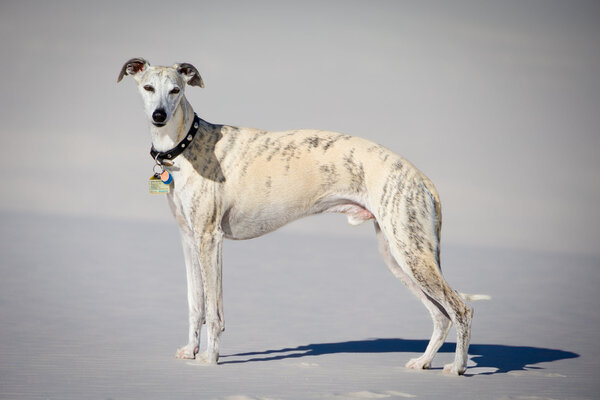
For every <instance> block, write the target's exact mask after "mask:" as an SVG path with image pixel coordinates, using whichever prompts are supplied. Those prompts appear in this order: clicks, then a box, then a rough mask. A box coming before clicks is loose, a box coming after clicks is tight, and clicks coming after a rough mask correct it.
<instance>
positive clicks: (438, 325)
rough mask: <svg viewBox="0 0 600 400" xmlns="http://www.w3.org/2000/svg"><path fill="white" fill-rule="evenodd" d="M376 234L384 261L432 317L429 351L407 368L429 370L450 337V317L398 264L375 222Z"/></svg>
mask: <svg viewBox="0 0 600 400" xmlns="http://www.w3.org/2000/svg"><path fill="white" fill-rule="evenodd" d="M375 232H376V234H377V241H378V245H379V252H380V253H381V256H382V257H383V260H384V261H385V263H386V264H387V266H388V268H389V269H390V271H391V272H392V273H393V274H394V276H395V277H396V278H398V279H399V280H400V281H401V282H402V283H403V284H404V285H405V286H406V287H407V288H408V289H409V290H410V291H411V292H412V293H413V294H414V295H415V296H417V298H418V299H419V300H421V302H422V303H423V305H424V306H425V307H426V308H427V310H428V311H429V314H430V315H431V319H432V321H433V333H432V335H431V339H430V340H429V344H428V345H427V349H426V350H425V353H423V355H421V357H419V358H413V359H412V360H410V361H409V362H408V363H407V364H406V367H408V368H411V369H429V367H430V366H431V361H432V360H433V358H434V357H435V355H436V353H437V352H438V350H439V349H440V347H441V346H442V344H443V343H444V340H446V336H448V331H449V330H450V326H451V321H450V317H449V316H448V314H447V313H446V311H445V310H444V308H443V307H442V306H440V305H439V304H438V303H437V302H436V301H435V300H433V299H432V298H431V297H429V296H427V295H426V294H425V293H424V292H423V291H422V290H421V288H420V287H419V285H417V284H416V283H415V281H414V280H413V279H412V278H411V277H410V276H409V275H408V274H407V273H406V272H404V271H403V270H402V268H401V267H400V265H398V263H397V262H396V260H395V259H394V257H393V256H392V254H391V252H390V246H389V244H388V241H387V239H386V238H385V235H384V234H383V232H382V231H381V228H380V227H379V224H378V223H377V222H375Z"/></svg>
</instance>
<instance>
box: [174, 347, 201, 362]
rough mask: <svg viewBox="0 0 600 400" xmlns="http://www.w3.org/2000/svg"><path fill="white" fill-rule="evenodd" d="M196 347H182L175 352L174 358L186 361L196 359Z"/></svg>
mask: <svg viewBox="0 0 600 400" xmlns="http://www.w3.org/2000/svg"><path fill="white" fill-rule="evenodd" d="M198 350H199V349H198V346H194V345H191V346H190V345H189V344H188V345H187V346H183V347H181V348H179V349H177V351H176V352H175V358H183V359H188V360H193V359H194V358H196V354H198Z"/></svg>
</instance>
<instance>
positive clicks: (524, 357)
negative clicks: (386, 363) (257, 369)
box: [219, 338, 579, 375]
mask: <svg viewBox="0 0 600 400" xmlns="http://www.w3.org/2000/svg"><path fill="white" fill-rule="evenodd" d="M427 343H428V341H427V340H408V339H380V338H378V339H368V340H357V341H349V342H337V343H313V344H308V345H305V346H298V347H294V348H283V349H276V350H265V351H259V352H249V353H239V354H230V355H223V356H221V361H220V362H219V363H220V364H239V363H248V362H260V361H274V360H283V359H291V358H302V357H309V356H321V355H327V354H339V353H423V352H424V351H425V348H426V347H427ZM455 349H456V344H455V343H445V344H444V345H443V346H442V347H441V348H440V350H439V352H441V353H454V351H455ZM469 355H470V356H471V360H472V361H473V362H475V363H476V364H477V365H476V367H489V368H495V369H496V371H494V372H483V373H481V374H480V375H490V374H498V373H507V372H510V371H524V370H526V369H525V367H529V368H536V367H531V366H532V365H533V364H539V363H543V362H551V361H558V360H564V359H569V358H577V357H579V354H576V353H573V352H570V351H564V350H555V349H545V348H540V347H527V346H507V345H500V344H472V345H471V346H470V347H469ZM234 357H235V358H236V359H231V360H227V358H234ZM238 358H241V359H238Z"/></svg>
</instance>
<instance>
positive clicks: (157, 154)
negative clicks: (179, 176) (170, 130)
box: [150, 113, 200, 164]
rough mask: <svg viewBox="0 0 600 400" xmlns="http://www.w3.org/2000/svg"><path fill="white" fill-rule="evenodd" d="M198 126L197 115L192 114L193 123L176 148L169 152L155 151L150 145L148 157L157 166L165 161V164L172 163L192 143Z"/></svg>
mask: <svg viewBox="0 0 600 400" xmlns="http://www.w3.org/2000/svg"><path fill="white" fill-rule="evenodd" d="M199 126H200V118H198V115H196V113H194V121H193V122H192V126H191V127H190V130H189V131H188V133H187V135H185V137H184V138H183V140H182V141H181V142H179V143H177V146H175V147H173V148H172V149H171V150H169V151H157V150H156V149H155V148H154V145H152V148H151V149H150V155H151V156H152V159H153V160H155V161H156V162H157V163H159V164H162V163H163V162H164V161H167V163H168V161H173V160H174V159H175V157H177V156H178V155H180V154H181V153H183V151H184V150H185V149H187V148H188V146H189V145H190V143H192V140H194V137H195V136H196V134H197V133H198V127H199Z"/></svg>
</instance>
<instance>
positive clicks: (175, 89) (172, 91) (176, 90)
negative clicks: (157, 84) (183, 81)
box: [169, 87, 181, 94]
mask: <svg viewBox="0 0 600 400" xmlns="http://www.w3.org/2000/svg"><path fill="white" fill-rule="evenodd" d="M180 91H181V89H179V88H178V87H176V88H173V90H171V91H170V92H169V93H171V94H177V93H179V92H180Z"/></svg>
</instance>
